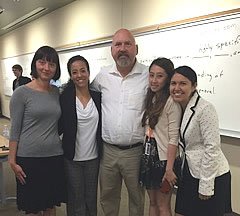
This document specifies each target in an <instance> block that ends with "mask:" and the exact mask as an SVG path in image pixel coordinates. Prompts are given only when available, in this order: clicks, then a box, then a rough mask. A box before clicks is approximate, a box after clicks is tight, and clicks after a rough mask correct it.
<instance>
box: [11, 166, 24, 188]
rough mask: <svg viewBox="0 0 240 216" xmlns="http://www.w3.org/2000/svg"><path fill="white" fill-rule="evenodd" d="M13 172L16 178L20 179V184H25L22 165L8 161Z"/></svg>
mask: <svg viewBox="0 0 240 216" xmlns="http://www.w3.org/2000/svg"><path fill="white" fill-rule="evenodd" d="M10 165H11V168H12V170H13V172H14V173H15V176H16V178H17V179H18V180H19V181H20V183H21V184H23V185H24V184H26V181H25V178H26V177H27V176H26V174H25V173H24V172H23V170H22V167H21V166H19V165H18V164H16V163H10Z"/></svg>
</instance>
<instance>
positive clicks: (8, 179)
mask: <svg viewBox="0 0 240 216" xmlns="http://www.w3.org/2000/svg"><path fill="white" fill-rule="evenodd" d="M5 124H7V125H9V124H10V122H9V120H8V119H7V118H0V133H1V132H2V129H3V125H5ZM3 172H4V176H5V188H6V194H7V196H10V197H14V196H15V191H16V186H15V177H14V175H13V172H12V170H11V168H10V167H9V165H8V163H4V169H3ZM145 196H146V198H145V214H144V215H145V216H147V215H148V207H149V200H148V197H147V194H145ZM121 197H122V200H121V206H120V213H119V216H127V215H128V198H127V191H126V187H125V186H123V190H122V196H121ZM174 202H175V194H173V197H172V206H174ZM23 215H25V214H24V213H23V212H19V211H18V210H17V207H16V202H15V200H8V201H7V203H6V204H5V205H2V204H0V216H23ZM65 215H66V208H65V205H64V204H63V205H62V206H61V207H57V216H65ZM237 215H238V214H234V213H233V214H229V215H228V216H237ZM98 216H103V213H102V211H101V208H100V206H99V202H98ZM226 216H227V215H226Z"/></svg>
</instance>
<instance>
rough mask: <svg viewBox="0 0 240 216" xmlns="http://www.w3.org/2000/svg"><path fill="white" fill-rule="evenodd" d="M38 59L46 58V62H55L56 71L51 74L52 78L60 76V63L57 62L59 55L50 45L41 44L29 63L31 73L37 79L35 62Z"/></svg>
mask: <svg viewBox="0 0 240 216" xmlns="http://www.w3.org/2000/svg"><path fill="white" fill-rule="evenodd" d="M39 59H43V60H46V61H48V62H53V63H55V64H56V66H57V68H56V73H55V74H54V76H53V78H52V79H53V80H55V81H56V80H58V79H59V78H60V76H61V69H60V63H59V57H58V53H57V51H56V50H55V49H54V48H52V47H50V46H42V47H40V48H39V49H38V50H37V51H36V52H35V54H34V57H33V60H32V63H31V75H32V76H33V77H34V78H35V79H37V78H38V73H37V69H36V62H37V60H39Z"/></svg>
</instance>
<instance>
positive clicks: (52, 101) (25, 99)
mask: <svg viewBox="0 0 240 216" xmlns="http://www.w3.org/2000/svg"><path fill="white" fill-rule="evenodd" d="M60 115H61V109H60V105H59V91H58V88H57V87H53V90H52V91H51V92H40V91H36V90H33V89H31V88H29V87H27V86H25V85H24V86H20V87H19V88H17V89H16V90H15V91H14V93H13V95H12V97H11V101H10V118H11V131H10V141H17V143H18V147H17V156H20V157H49V156H57V155H62V154H63V150H62V144H61V140H60V138H59V136H58V128H57V127H58V119H59V117H60Z"/></svg>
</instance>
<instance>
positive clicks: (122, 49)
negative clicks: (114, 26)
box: [111, 29, 138, 72]
mask: <svg viewBox="0 0 240 216" xmlns="http://www.w3.org/2000/svg"><path fill="white" fill-rule="evenodd" d="M111 52H112V57H113V59H114V61H115V63H116V65H117V68H118V70H119V71H120V72H121V71H122V70H130V71H131V69H132V67H133V66H134V64H135V61H136V55H137V52H138V50H137V45H136V42H135V38H134V36H133V35H132V33H131V32H130V31H129V30H127V29H119V30H118V31H116V33H115V34H114V36H113V40H112V46H111ZM130 71H129V72H130Z"/></svg>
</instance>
